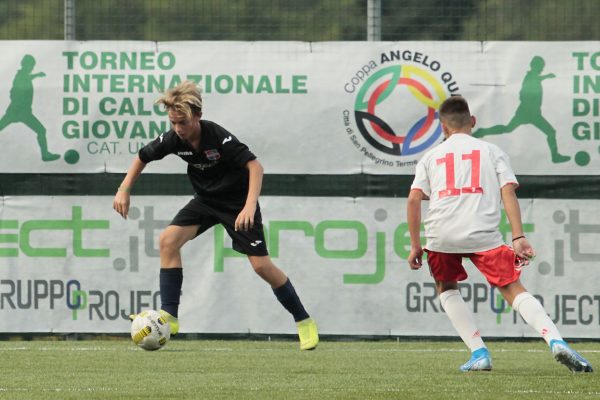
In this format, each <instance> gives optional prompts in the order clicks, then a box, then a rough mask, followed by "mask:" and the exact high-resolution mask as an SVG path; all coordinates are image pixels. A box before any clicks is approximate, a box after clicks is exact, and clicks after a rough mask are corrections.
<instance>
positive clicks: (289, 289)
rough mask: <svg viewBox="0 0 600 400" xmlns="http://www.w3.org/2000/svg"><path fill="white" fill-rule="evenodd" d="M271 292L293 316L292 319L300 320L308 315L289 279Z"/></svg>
mask: <svg viewBox="0 0 600 400" xmlns="http://www.w3.org/2000/svg"><path fill="white" fill-rule="evenodd" d="M273 293H275V297H277V300H279V302H280V303H281V305H282V306H283V307H284V308H285V309H286V310H288V311H289V312H290V313H291V314H292V315H293V316H294V321H296V322H298V321H302V320H305V319H306V318H308V317H309V315H308V313H307V312H306V310H305V309H304V306H303V305H302V302H301V301H300V298H299V297H298V295H297V294H296V290H295V289H294V286H293V285H292V282H290V280H289V279H288V280H287V281H286V282H285V283H284V284H283V285H282V286H280V287H278V288H275V289H273Z"/></svg>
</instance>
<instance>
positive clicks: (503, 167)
mask: <svg viewBox="0 0 600 400" xmlns="http://www.w3.org/2000/svg"><path fill="white" fill-rule="evenodd" d="M492 155H493V157H494V168H495V169H496V175H497V176H498V182H499V183H500V187H503V186H505V185H508V184H513V185H515V186H518V185H519V182H518V181H517V177H516V176H515V173H514V172H513V170H512V168H511V166H510V158H509V157H508V154H506V153H505V152H504V151H502V150H501V149H500V148H499V147H497V146H492Z"/></svg>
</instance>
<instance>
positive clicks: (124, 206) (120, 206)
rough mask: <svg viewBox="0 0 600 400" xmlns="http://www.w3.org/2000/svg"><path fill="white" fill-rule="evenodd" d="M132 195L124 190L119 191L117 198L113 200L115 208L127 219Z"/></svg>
mask: <svg viewBox="0 0 600 400" xmlns="http://www.w3.org/2000/svg"><path fill="white" fill-rule="evenodd" d="M129 203H130V195H129V193H127V192H124V191H121V190H119V191H117V194H116V195H115V199H114V200H113V208H114V210H115V211H116V212H118V213H119V215H121V217H123V218H125V219H127V214H128V213H129Z"/></svg>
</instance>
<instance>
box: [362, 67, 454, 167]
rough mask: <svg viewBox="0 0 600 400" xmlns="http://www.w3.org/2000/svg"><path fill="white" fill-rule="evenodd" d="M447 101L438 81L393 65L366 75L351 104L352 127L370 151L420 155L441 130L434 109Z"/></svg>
mask: <svg viewBox="0 0 600 400" xmlns="http://www.w3.org/2000/svg"><path fill="white" fill-rule="evenodd" d="M446 98H447V95H446V92H445V91H444V88H443V86H442V85H441V84H440V82H439V81H438V80H437V79H436V78H435V77H434V76H433V75H431V73H429V72H428V71H426V70H424V69H421V68H419V67H416V66H413V65H393V66H389V67H386V68H383V69H381V70H379V71H377V72H376V73H375V74H373V75H372V76H370V77H369V78H368V79H367V80H366V81H365V83H364V84H363V85H362V87H361V88H360V90H359V92H358V95H357V96H356V102H355V104H354V116H355V118H356V125H357V128H358V130H359V131H360V133H361V135H362V136H363V137H364V138H365V140H366V141H367V142H368V143H369V144H370V145H371V146H373V147H374V148H376V149H378V150H379V151H382V152H384V153H386V154H390V155H394V156H408V155H414V154H417V153H420V152H422V151H424V150H426V149H427V148H429V147H431V146H432V145H434V144H435V143H436V142H437V141H438V139H439V138H440V136H441V133H442V129H441V126H440V123H439V121H438V118H437V109H438V108H439V106H440V104H441V103H442V102H443V101H444V100H445V99H446Z"/></svg>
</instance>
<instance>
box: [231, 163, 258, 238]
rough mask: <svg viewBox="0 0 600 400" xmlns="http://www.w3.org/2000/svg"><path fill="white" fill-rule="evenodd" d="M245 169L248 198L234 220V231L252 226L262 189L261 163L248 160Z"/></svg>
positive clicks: (245, 229) (244, 229)
mask: <svg viewBox="0 0 600 400" xmlns="http://www.w3.org/2000/svg"><path fill="white" fill-rule="evenodd" d="M246 169H247V170H248V196H246V204H245V205H244V208H242V211H240V213H239V214H238V216H237V218H236V219H235V230H236V231H247V230H248V229H250V228H252V227H253V226H254V214H255V213H256V205H257V204H258V197H259V196H260V191H261V189H262V181H263V174H264V169H263V166H262V165H261V163H260V162H259V161H258V160H257V159H254V160H250V161H248V162H247V163H246Z"/></svg>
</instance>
